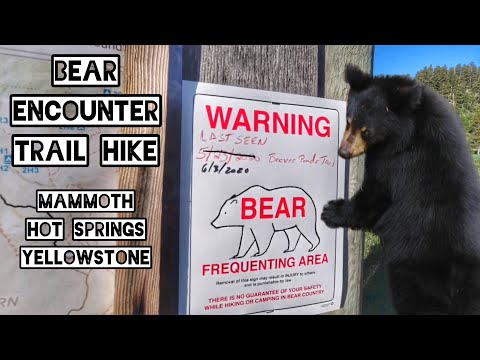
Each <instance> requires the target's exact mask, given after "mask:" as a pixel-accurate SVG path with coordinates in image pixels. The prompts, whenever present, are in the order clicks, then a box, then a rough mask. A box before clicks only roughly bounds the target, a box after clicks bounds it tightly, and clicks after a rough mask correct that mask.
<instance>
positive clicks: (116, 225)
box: [72, 218, 147, 241]
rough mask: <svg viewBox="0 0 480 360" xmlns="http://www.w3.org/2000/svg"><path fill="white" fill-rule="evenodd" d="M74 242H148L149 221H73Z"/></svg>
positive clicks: (106, 219) (107, 219)
mask: <svg viewBox="0 0 480 360" xmlns="http://www.w3.org/2000/svg"><path fill="white" fill-rule="evenodd" d="M72 228H73V234H72V236H73V240H104V241H105V240H113V241H115V240H146V239H147V219H145V218H141V219H118V218H98V219H92V218H83V219H72Z"/></svg>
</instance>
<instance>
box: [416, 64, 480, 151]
mask: <svg viewBox="0 0 480 360" xmlns="http://www.w3.org/2000/svg"><path fill="white" fill-rule="evenodd" d="M415 77H416V79H418V80H420V81H422V82H424V83H425V84H427V85H430V86H431V87H432V88H433V89H435V90H436V91H438V93H440V95H442V96H443V97H444V98H446V99H447V100H448V101H449V102H450V103H451V104H452V105H453V106H454V107H455V109H456V110H457V111H458V113H459V114H460V118H461V120H462V122H463V126H464V128H465V133H466V136H467V140H468V143H469V144H470V147H471V149H472V152H473V153H479V152H480V67H478V66H476V65H475V64H474V63H470V64H468V65H460V64H459V65H457V66H455V67H452V68H447V67H446V66H436V67H435V68H434V67H433V66H432V65H430V66H428V67H425V68H423V69H422V70H420V71H419V72H418V73H417V74H416V76H415Z"/></svg>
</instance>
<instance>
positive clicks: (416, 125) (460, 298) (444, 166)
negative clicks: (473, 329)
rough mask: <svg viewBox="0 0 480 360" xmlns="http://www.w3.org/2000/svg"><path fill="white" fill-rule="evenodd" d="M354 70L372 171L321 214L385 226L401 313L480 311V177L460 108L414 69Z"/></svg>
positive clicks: (356, 119)
mask: <svg viewBox="0 0 480 360" xmlns="http://www.w3.org/2000/svg"><path fill="white" fill-rule="evenodd" d="M346 79H347V81H348V82H349V84H350V85H351V87H350V92H349V96H348V103H347V116H349V117H351V118H352V119H353V120H352V125H351V126H352V127H354V128H361V127H366V128H367V130H368V131H367V134H368V136H366V137H365V141H366V143H367V145H368V148H367V152H366V157H365V175H364V181H363V184H362V186H361V188H360V189H359V191H358V192H357V193H356V194H355V196H353V197H352V198H351V199H350V200H343V199H340V200H334V201H330V202H329V203H328V204H326V205H325V207H324V209H323V213H322V215H321V217H322V220H323V221H324V222H325V223H326V224H327V226H329V227H334V228H335V227H349V228H353V229H365V230H366V229H369V230H371V231H373V232H375V233H376V234H378V235H379V236H380V238H381V241H382V244H383V247H384V253H385V261H386V267H387V271H388V274H389V283H390V289H391V292H392V297H393V302H394V305H395V308H396V309H397V312H398V313H399V314H480V183H479V179H478V175H477V170H476V168H475V166H474V163H473V159H472V156H471V154H470V151H469V147H468V144H467V142H466V137H465V132H464V129H463V126H462V123H461V120H460V119H459V116H458V114H457V113H456V112H455V110H454V108H453V107H452V106H451V105H450V104H449V103H448V102H447V101H446V100H445V99H443V98H442V97H441V96H440V95H439V94H437V93H436V92H435V91H434V90H432V89H431V88H429V87H427V86H426V85H424V84H422V83H420V82H418V81H416V80H413V79H410V78H408V77H403V76H381V77H371V76H370V75H368V74H365V73H362V72H361V71H360V70H359V69H358V68H355V67H352V66H349V67H347V70H346Z"/></svg>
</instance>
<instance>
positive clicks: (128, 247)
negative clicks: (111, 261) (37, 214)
mask: <svg viewBox="0 0 480 360" xmlns="http://www.w3.org/2000/svg"><path fill="white" fill-rule="evenodd" d="M23 248H42V249H45V248H53V249H58V248H87V249H88V248H112V249H120V250H125V248H126V249H129V250H130V249H146V248H148V249H150V267H123V266H121V267H85V266H83V267H73V266H72V267H57V266H49V267H43V266H42V267H22V249H23ZM18 250H19V252H20V254H19V256H18V266H19V268H20V269H25V270H33V269H35V270H39V269H40V270H43V269H58V270H65V269H72V270H82V269H83V270H88V269H90V270H93V269H100V270H108V269H110V270H114V269H115V270H116V269H134V270H144V269H151V268H152V263H153V257H152V255H153V254H152V246H151V245H145V246H138V245H137V246H117V245H106V246H102V245H91V246H82V245H77V246H75V245H70V246H67V245H61V246H42V245H31V246H20V247H19V248H18ZM120 250H118V251H120Z"/></svg>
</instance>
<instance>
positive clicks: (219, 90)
mask: <svg viewBox="0 0 480 360" xmlns="http://www.w3.org/2000/svg"><path fill="white" fill-rule="evenodd" d="M182 103H183V104H184V105H183V118H182V128H183V133H182V166H183V168H182V174H181V181H182V194H181V195H182V198H181V222H182V224H181V226H180V228H181V234H180V236H181V246H182V247H181V265H180V266H181V269H180V274H181V290H180V291H181V294H180V299H181V302H180V313H183V314H318V313H322V312H327V311H332V310H335V309H338V308H339V307H341V301H342V295H343V280H344V271H343V265H344V255H345V254H344V252H343V250H344V246H343V245H344V241H345V239H344V231H343V229H337V230H335V229H330V228H328V227H327V226H326V225H325V224H324V223H323V222H322V221H321V219H320V215H321V210H322V208H323V206H324V205H325V204H326V203H327V202H328V201H330V200H332V199H335V198H343V197H344V193H345V163H344V161H343V160H342V159H341V158H339V157H338V155H337V151H338V147H339V141H340V139H339V136H340V135H341V133H342V129H343V128H344V127H345V103H344V102H340V101H333V100H327V99H320V98H314V97H305V96H298V95H291V94H281V93H273V92H265V91H258V90H249V89H243V88H234V87H226V86H219V85H212V84H204V83H192V82H184V85H183V101H182Z"/></svg>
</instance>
